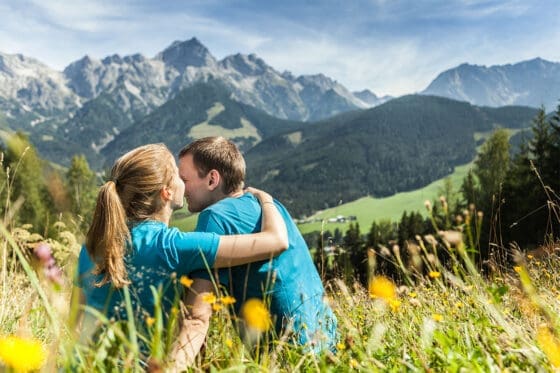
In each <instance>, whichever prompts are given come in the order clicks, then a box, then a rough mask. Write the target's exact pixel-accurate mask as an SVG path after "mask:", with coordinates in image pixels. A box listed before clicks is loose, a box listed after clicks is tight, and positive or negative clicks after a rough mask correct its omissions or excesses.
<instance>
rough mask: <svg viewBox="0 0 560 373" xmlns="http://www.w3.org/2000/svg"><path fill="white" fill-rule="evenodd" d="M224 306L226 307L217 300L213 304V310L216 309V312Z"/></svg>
mask: <svg viewBox="0 0 560 373" xmlns="http://www.w3.org/2000/svg"><path fill="white" fill-rule="evenodd" d="M222 308H224V306H223V305H222V304H220V303H217V302H216V303H214V304H212V310H213V311H215V312H218V311H219V310H221V309H222Z"/></svg>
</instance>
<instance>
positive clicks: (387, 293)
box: [368, 276, 397, 302]
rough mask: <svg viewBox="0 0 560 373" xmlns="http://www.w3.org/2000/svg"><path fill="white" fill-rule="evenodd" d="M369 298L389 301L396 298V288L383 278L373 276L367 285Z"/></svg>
mask: <svg viewBox="0 0 560 373" xmlns="http://www.w3.org/2000/svg"><path fill="white" fill-rule="evenodd" d="M368 289H369V296H370V297H371V298H380V299H383V300H385V301H387V302H388V301H390V300H393V299H396V298H397V287H396V286H395V284H393V282H392V281H391V280H389V279H388V278H387V277H384V276H375V277H374V278H373V279H372V280H371V281H370V283H369V287H368Z"/></svg>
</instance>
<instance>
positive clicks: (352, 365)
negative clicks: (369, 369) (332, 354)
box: [349, 359, 360, 369]
mask: <svg viewBox="0 0 560 373" xmlns="http://www.w3.org/2000/svg"><path fill="white" fill-rule="evenodd" d="M349 365H350V368H352V369H357V368H358V367H359V366H360V364H359V363H358V361H356V359H350V362H349Z"/></svg>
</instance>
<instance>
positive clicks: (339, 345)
mask: <svg viewBox="0 0 560 373" xmlns="http://www.w3.org/2000/svg"><path fill="white" fill-rule="evenodd" d="M345 348H346V345H345V344H344V343H342V342H338V343H337V344H336V349H337V350H340V351H344V349H345Z"/></svg>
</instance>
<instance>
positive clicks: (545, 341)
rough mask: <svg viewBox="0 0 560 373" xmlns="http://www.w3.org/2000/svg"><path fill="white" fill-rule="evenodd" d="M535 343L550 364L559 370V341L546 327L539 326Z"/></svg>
mask: <svg viewBox="0 0 560 373" xmlns="http://www.w3.org/2000/svg"><path fill="white" fill-rule="evenodd" d="M537 343H538V344H539V347H540V348H541V350H542V351H543V352H544V353H545V355H546V357H548V360H549V361H550V364H552V366H554V367H556V368H560V341H558V338H556V337H555V336H554V335H553V334H552V333H551V332H550V329H549V328H548V327H547V326H546V325H543V326H540V327H539V329H538V331H537Z"/></svg>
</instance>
